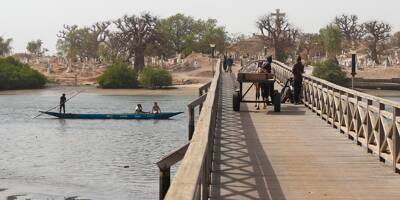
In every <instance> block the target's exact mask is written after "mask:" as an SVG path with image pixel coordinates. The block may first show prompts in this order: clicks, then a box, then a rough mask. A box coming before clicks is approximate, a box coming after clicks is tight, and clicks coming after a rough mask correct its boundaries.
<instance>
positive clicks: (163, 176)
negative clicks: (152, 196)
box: [159, 167, 171, 200]
mask: <svg viewBox="0 0 400 200" xmlns="http://www.w3.org/2000/svg"><path fill="white" fill-rule="evenodd" d="M170 185H171V168H169V167H163V168H160V195H159V197H160V200H163V199H164V198H165V195H167V192H168V189H169V186H170Z"/></svg>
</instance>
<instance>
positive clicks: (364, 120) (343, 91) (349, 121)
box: [273, 61, 400, 172]
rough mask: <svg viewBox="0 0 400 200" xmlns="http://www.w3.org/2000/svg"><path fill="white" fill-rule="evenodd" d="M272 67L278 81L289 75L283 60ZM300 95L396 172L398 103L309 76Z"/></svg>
mask: <svg viewBox="0 0 400 200" xmlns="http://www.w3.org/2000/svg"><path fill="white" fill-rule="evenodd" d="M273 69H274V71H275V76H276V79H277V80H278V81H279V82H281V83H285V82H286V80H287V79H288V78H290V77H292V72H291V68H289V67H288V66H286V65H285V64H283V63H280V62H277V61H274V65H273ZM303 97H304V99H303V101H304V103H305V105H306V106H307V107H308V108H309V109H311V110H312V111H313V112H315V113H316V114H318V115H319V116H321V118H322V119H324V120H326V121H327V123H329V124H331V125H332V126H333V127H334V128H336V129H338V130H339V131H340V132H341V133H343V134H345V135H347V136H348V137H349V139H351V140H354V141H355V142H356V143H357V144H358V145H361V146H363V147H365V148H366V150H367V152H369V153H374V154H376V155H377V156H378V158H379V160H380V161H382V162H389V163H391V164H392V166H393V170H394V171H395V172H399V170H400V153H399V149H400V141H399V140H400V139H399V132H400V103H396V102H393V101H389V100H386V99H383V98H379V97H376V96H372V95H368V94H365V93H362V92H358V91H356V90H351V89H348V88H345V87H341V86H338V85H336V84H333V83H331V82H328V81H325V80H322V79H319V78H316V77H313V76H310V75H305V76H304V79H303Z"/></svg>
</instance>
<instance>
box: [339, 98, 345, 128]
mask: <svg viewBox="0 0 400 200" xmlns="http://www.w3.org/2000/svg"><path fill="white" fill-rule="evenodd" d="M342 95H343V92H342V91H339V120H338V121H339V127H338V129H339V133H343V132H344V131H342V123H343V121H342V119H344V117H343V115H344V114H343V106H342Z"/></svg>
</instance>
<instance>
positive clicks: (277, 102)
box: [273, 90, 281, 112]
mask: <svg viewBox="0 0 400 200" xmlns="http://www.w3.org/2000/svg"><path fill="white" fill-rule="evenodd" d="M273 103H274V111H275V112H281V93H279V92H278V90H275V91H274V99H273Z"/></svg>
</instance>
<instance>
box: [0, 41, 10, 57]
mask: <svg viewBox="0 0 400 200" xmlns="http://www.w3.org/2000/svg"><path fill="white" fill-rule="evenodd" d="M11 42H12V39H11V38H8V39H5V38H3V37H1V36H0V56H6V55H8V54H9V53H11V49H12V48H11Z"/></svg>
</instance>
